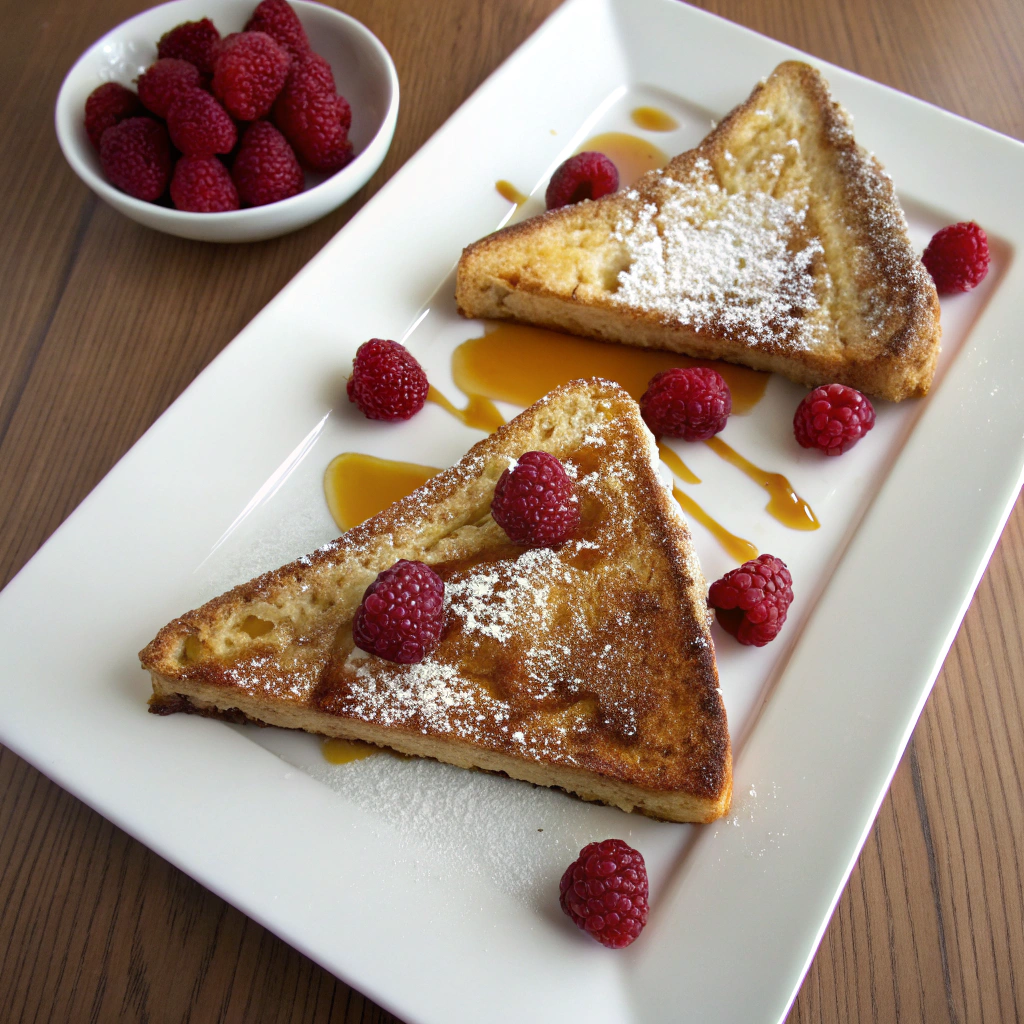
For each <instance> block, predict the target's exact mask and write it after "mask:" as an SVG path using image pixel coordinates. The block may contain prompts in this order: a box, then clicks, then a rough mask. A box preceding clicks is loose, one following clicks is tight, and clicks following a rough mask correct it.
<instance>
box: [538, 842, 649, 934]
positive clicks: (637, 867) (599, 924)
mask: <svg viewBox="0 0 1024 1024" xmlns="http://www.w3.org/2000/svg"><path fill="white" fill-rule="evenodd" d="M647 895H648V886H647V867H646V865H645V864H644V858H643V855H642V854H641V853H640V851H639V850H634V849H633V847H632V846H628V845H627V844H626V843H624V842H623V841H622V840H621V839H606V840H604V842H602V843H590V844H589V845H588V846H584V847H583V849H582V850H580V855H579V857H578V858H577V859H576V860H574V861H573V862H572V863H571V864H570V865H569V866H568V867H567V868H566V869H565V874H564V875H562V880H561V882H559V883H558V902H559V903H560V904H561V906H562V910H564V911H565V913H566V914H568V915H569V917H571V918H572V920H573V924H575V925H576V926H577V927H578V928H582V929H583V931H585V932H587V933H588V934H589V935H590V936H591V937H593V938H595V939H597V941H598V942H600V943H601V945H603V946H608V947H609V948H610V949H623V948H624V947H625V946H628V945H629V944H630V943H631V942H632V941H633V940H634V939H635V938H636V937H637V936H638V935H639V934H640V932H641V931H643V927H644V925H645V924H647Z"/></svg>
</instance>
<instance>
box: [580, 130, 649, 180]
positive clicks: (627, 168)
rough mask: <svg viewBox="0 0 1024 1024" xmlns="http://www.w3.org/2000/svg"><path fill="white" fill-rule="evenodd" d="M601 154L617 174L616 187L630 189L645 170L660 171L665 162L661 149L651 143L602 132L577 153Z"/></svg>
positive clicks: (618, 133)
mask: <svg viewBox="0 0 1024 1024" xmlns="http://www.w3.org/2000/svg"><path fill="white" fill-rule="evenodd" d="M593 151H596V152H598V153H604V155H605V156H606V157H608V159H609V160H611V162H612V163H613V164H615V169H616V170H617V171H618V172H619V188H620V189H623V188H630V187H632V186H633V185H634V184H636V181H637V179H638V178H639V177H640V175H642V174H646V173H647V172H648V171H654V170H659V169H660V168H662V167H664V166H665V164H667V163H668V160H669V157H668V154H667V153H666V152H664V150H661V149H659V148H658V147H657V146H656V145H654V143H653V142H648V141H647V140H646V139H641V138H640V136H639V135H631V134H630V133H629V132H602V133H601V134H600V135H595V136H593V137H592V138H589V139H587V141H586V142H584V143H583V145H582V146H580V148H579V149H578V150H576V152H577V153H589V152H593Z"/></svg>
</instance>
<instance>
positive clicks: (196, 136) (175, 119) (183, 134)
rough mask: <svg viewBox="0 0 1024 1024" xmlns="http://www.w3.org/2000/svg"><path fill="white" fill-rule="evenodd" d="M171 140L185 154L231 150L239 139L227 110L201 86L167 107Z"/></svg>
mask: <svg viewBox="0 0 1024 1024" xmlns="http://www.w3.org/2000/svg"><path fill="white" fill-rule="evenodd" d="M167 130H168V131H169V132H170V133H171V142H173V143H174V144H175V146H177V147H178V149H180V150H181V151H182V153H184V154H185V156H213V155H214V154H215V153H230V152H231V150H232V149H234V148H235V143H236V142H237V141H238V129H237V128H235V122H234V121H232V120H231V118H230V117H228V113H227V111H226V110H225V109H224V108H223V107H222V106H221V105H220V104H219V103H218V102H217V101H216V100H215V99H214V98H213V97H212V96H211V95H210V94H209V93H208V92H203V90H202V89H190V90H189V91H188V92H185V93H182V94H181V95H180V96H178V97H177V99H175V100H174V102H173V103H172V104H171V109H170V110H168V111H167Z"/></svg>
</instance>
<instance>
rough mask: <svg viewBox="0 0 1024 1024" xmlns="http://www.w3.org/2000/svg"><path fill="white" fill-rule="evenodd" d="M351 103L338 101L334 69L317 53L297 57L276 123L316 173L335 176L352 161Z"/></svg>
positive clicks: (277, 108)
mask: <svg viewBox="0 0 1024 1024" xmlns="http://www.w3.org/2000/svg"><path fill="white" fill-rule="evenodd" d="M351 120H352V112H351V110H349V109H348V103H345V105H344V107H343V106H342V105H341V104H340V103H339V102H338V97H337V95H336V92H335V87H334V75H333V74H332V72H331V66H330V64H328V63H327V61H325V60H324V59H323V57H320V56H318V55H317V54H315V53H308V54H306V55H305V56H303V57H298V58H296V60H295V61H294V62H293V64H292V70H291V73H290V74H289V75H288V81H287V82H286V83H285V87H284V89H283V90H282V91H281V95H280V96H279V97H278V99H277V102H276V103H275V104H274V121H275V122H276V123H277V127H278V128H280V129H281V131H282V132H284V136H285V138H286V139H287V140H288V141H289V142H290V143H291V144H292V146H293V147H294V148H295V152H296V153H298V155H299V158H300V159H301V160H303V161H304V162H305V163H306V164H308V165H309V166H310V167H311V168H313V169H314V170H317V171H326V172H328V173H333V172H334V171H337V170H340V169H341V168H342V167H344V166H345V164H347V163H348V162H349V161H350V160H351V159H352V144H351V143H350V142H349V140H348V127H347V122H351Z"/></svg>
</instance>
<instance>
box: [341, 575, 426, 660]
mask: <svg viewBox="0 0 1024 1024" xmlns="http://www.w3.org/2000/svg"><path fill="white" fill-rule="evenodd" d="M443 629H444V581H443V580H442V579H441V577H440V576H438V575H437V573H436V572H434V570H433V569H431V568H430V566H429V565H424V564H423V563H422V562H410V561H408V560H407V559H405V558H403V559H401V561H398V562H395V564H394V565H393V566H391V568H390V569H385V570H384V571H383V572H382V573H381V574H380V575H379V576H378V577H377V578H376V579H375V580H374V581H373V583H371V584H370V585H369V586H368V587H367V588H366V593H365V594H363V603H362V604H361V605H360V606H359V608H358V609H357V611H356V617H355V620H354V622H353V623H352V639H353V640H354V641H355V645H356V647H358V648H359V649H360V650H363V651H367V652H368V653H370V654H376V655H377V657H379V658H386V659H387V660H388V661H396V662H398V664H399V665H414V664H416V662H419V661H422V660H423V659H424V658H425V657H426V656H427V654H429V653H430V651H432V650H433V649H434V647H435V646H436V645H437V641H438V640H440V639H441V631H442V630H443Z"/></svg>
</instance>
